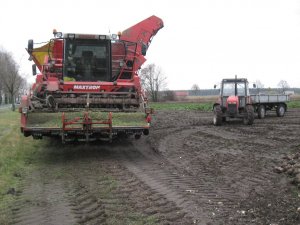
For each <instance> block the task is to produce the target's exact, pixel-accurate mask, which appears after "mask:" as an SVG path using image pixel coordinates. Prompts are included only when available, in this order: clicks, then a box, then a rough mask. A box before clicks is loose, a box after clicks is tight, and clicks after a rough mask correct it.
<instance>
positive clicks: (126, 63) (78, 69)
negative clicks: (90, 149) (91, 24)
mask: <svg viewBox="0 0 300 225" xmlns="http://www.w3.org/2000/svg"><path fill="white" fill-rule="evenodd" d="M162 27H163V21H162V20H161V19H160V18H158V17H156V16H151V17H149V18H148V19H145V20H143V21H141V22H140V23H138V24H136V25H134V26H132V27H130V28H128V29H126V30H124V31H123V32H122V33H121V32H119V33H118V34H117V35H102V34H100V35H99V34H77V33H64V34H63V33H61V32H57V31H56V30H54V31H53V34H54V38H52V39H51V40H50V41H49V42H47V44H45V45H43V46H41V47H38V48H34V43H33V40H29V41H28V48H27V51H28V53H29V55H30V59H31V60H33V61H34V63H35V64H34V65H33V72H34V74H36V66H37V67H38V69H39V71H40V73H39V74H37V76H36V82H35V83H34V84H33V85H32V88H31V91H30V93H29V94H28V95H27V96H23V97H22V102H21V106H20V113H21V132H22V133H23V134H24V136H33V138H35V139H40V138H42V137H43V136H58V137H61V139H62V141H63V142H65V141H73V140H78V141H92V140H99V139H100V140H109V141H111V140H112V139H113V137H117V136H119V135H126V136H127V135H134V136H135V137H136V138H139V137H140V136H141V135H142V134H144V135H147V134H149V128H150V122H151V115H150V114H151V110H150V109H149V108H148V105H147V98H146V96H145V95H144V92H143V90H142V88H141V83H140V78H139V76H138V70H139V69H140V68H141V66H142V65H143V63H144V62H145V61H146V59H145V55H146V52H147V50H148V47H149V45H150V43H151V41H152V38H153V37H154V36H155V35H156V33H157V32H158V31H159V30H160V29H161V28H162Z"/></svg>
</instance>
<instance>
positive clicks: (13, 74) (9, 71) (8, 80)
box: [0, 51, 24, 111]
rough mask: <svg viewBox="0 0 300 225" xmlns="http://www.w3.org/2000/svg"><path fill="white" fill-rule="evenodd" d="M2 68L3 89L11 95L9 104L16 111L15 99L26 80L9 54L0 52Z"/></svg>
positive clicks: (0, 66)
mask: <svg viewBox="0 0 300 225" xmlns="http://www.w3.org/2000/svg"><path fill="white" fill-rule="evenodd" d="M0 68H1V69H0V81H1V84H2V88H3V90H4V91H5V92H6V93H7V94H8V95H9V102H10V103H11V104H12V110H13V111H15V97H16V94H17V93H18V92H19V89H20V87H21V85H22V84H23V83H24V79H22V77H21V76H20V75H19V68H18V65H17V63H16V62H15V60H14V59H13V57H12V55H11V54H10V53H8V52H5V51H1V52H0Z"/></svg>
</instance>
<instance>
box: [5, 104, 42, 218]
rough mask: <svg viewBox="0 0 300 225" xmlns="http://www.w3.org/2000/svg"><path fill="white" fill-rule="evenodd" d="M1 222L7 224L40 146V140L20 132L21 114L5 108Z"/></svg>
mask: <svg viewBox="0 0 300 225" xmlns="http://www.w3.org/2000/svg"><path fill="white" fill-rule="evenodd" d="M0 143H1V147H0V212H1V213H0V224H7V223H8V221H7V220H8V218H10V210H7V209H9V208H10V207H11V205H12V203H13V201H14V200H15V198H16V196H15V194H8V190H9V189H14V190H15V191H16V192H18V190H19V186H20V184H21V182H22V177H23V176H24V175H25V173H26V171H29V170H30V168H32V164H31V163H30V161H31V159H32V155H34V153H35V152H36V151H37V150H38V148H39V143H40V142H39V141H37V142H32V139H25V138H24V137H23V136H22V134H21V132H20V114H19V113H18V112H11V111H9V110H5V111H4V110H3V111H1V112H0Z"/></svg>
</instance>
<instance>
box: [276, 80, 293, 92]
mask: <svg viewBox="0 0 300 225" xmlns="http://www.w3.org/2000/svg"><path fill="white" fill-rule="evenodd" d="M277 86H278V87H279V88H281V90H282V93H284V92H285V91H286V90H287V89H288V88H290V85H289V84H288V82H287V81H286V80H281V81H279V83H278V85H277Z"/></svg>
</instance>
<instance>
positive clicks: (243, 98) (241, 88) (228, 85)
mask: <svg viewBox="0 0 300 225" xmlns="http://www.w3.org/2000/svg"><path fill="white" fill-rule="evenodd" d="M249 96H250V94H249V87H248V81H247V79H245V78H239V79H237V78H235V79H223V80H222V83H221V89H220V98H221V107H222V108H227V109H228V110H229V111H233V112H232V113H236V112H234V110H239V109H240V108H244V107H245V106H246V104H247V103H249V101H250V97H249Z"/></svg>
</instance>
